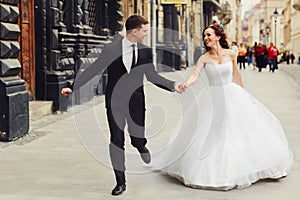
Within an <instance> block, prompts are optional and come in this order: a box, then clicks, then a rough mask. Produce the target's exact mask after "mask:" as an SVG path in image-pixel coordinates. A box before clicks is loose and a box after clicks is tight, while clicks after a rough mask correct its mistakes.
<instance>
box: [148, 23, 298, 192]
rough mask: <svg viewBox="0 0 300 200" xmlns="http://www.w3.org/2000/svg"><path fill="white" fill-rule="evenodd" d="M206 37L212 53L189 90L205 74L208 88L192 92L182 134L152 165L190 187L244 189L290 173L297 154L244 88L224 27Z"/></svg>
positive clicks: (204, 59)
mask: <svg viewBox="0 0 300 200" xmlns="http://www.w3.org/2000/svg"><path fill="white" fill-rule="evenodd" d="M203 41H204V45H205V49H206V53H205V54H204V55H202V56H201V57H200V58H199V60H198V62H197V65H196V66H195V69H194V72H193V73H192V74H191V75H190V76H189V77H188V79H187V81H186V82H185V83H184V88H188V87H192V86H193V85H194V84H195V83H196V81H197V80H198V79H199V77H200V75H201V74H202V72H204V73H205V74H206V77H207V79H208V86H207V87H205V88H203V90H198V89H197V90H195V91H193V92H192V93H193V94H192V95H194V96H193V97H195V98H194V99H193V100H192V101H191V103H189V104H186V105H187V106H186V107H184V108H183V114H182V120H181V121H180V127H178V130H177V129H176V130H175V131H176V133H177V134H176V136H174V137H172V138H171V139H170V142H169V143H168V145H167V146H166V147H165V148H163V149H162V151H161V153H160V154H157V155H155V156H153V162H152V164H151V165H152V169H153V170H156V171H157V170H158V171H160V172H162V173H163V174H168V175H170V176H173V177H176V178H177V179H178V180H179V181H181V182H183V184H184V185H186V186H188V187H192V188H198V189H210V190H212V189H213V190H230V189H233V188H238V189H243V188H246V187H249V186H250V185H251V184H253V183H255V182H256V181H258V180H260V179H267V178H270V179H280V178H283V177H285V176H286V175H287V173H288V170H289V169H290V167H291V165H292V164H293V158H294V157H293V153H292V152H291V150H290V148H289V145H288V141H287V138H286V136H285V133H284V130H283V128H282V126H281V125H280V122H279V121H278V119H277V118H276V117H275V116H274V115H273V114H272V113H271V112H270V111H269V110H268V109H267V108H266V107H265V106H264V105H263V104H262V103H260V102H259V101H258V100H257V99H256V98H255V97H254V96H252V95H251V94H250V93H248V92H247V91H246V90H245V89H244V86H243V81H242V78H241V75H240V72H239V70H238V67H237V61H236V54H235V53H234V52H233V51H232V50H230V49H229V46H228V43H227V40H226V35H225V33H224V30H223V28H222V26H221V25H210V26H208V27H206V28H205V29H204V31H203ZM194 92H196V93H195V94H194ZM188 94H191V93H188ZM184 95H185V94H184ZM191 119H193V123H191ZM249 122H251V123H249Z"/></svg>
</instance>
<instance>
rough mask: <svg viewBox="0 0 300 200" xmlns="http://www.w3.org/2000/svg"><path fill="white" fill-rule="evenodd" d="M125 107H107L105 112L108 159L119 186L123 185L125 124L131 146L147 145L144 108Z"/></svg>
mask: <svg viewBox="0 0 300 200" xmlns="http://www.w3.org/2000/svg"><path fill="white" fill-rule="evenodd" d="M125 107H126V106H125ZM125 107H113V108H111V107H109V108H107V110H106V114H107V119H108V124H109V129H110V144H109V153H110V159H111V162H112V166H113V169H114V172H115V176H116V181H117V184H119V185H120V184H124V183H125V173H124V172H125V169H126V167H125V148H124V145H125V136H124V129H125V125H126V122H127V126H128V132H129V135H130V139H131V144H132V146H134V147H136V148H138V147H140V146H145V145H146V143H147V140H146V138H145V108H143V109H136V108H135V109H133V108H131V109H128V108H127V109H126V108H125Z"/></svg>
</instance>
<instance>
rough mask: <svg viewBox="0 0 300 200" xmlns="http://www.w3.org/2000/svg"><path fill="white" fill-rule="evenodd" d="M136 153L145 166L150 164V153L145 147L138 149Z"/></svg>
mask: <svg viewBox="0 0 300 200" xmlns="http://www.w3.org/2000/svg"><path fill="white" fill-rule="evenodd" d="M138 151H139V153H140V156H141V158H142V160H143V161H144V162H145V163H146V164H149V163H150V162H151V155H150V151H149V150H148V149H147V147H145V146H142V147H139V148H138Z"/></svg>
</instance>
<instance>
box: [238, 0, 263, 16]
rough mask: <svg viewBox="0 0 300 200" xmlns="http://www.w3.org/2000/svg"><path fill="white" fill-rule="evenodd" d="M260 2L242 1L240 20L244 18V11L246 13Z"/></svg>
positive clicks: (253, 0)
mask: <svg viewBox="0 0 300 200" xmlns="http://www.w3.org/2000/svg"><path fill="white" fill-rule="evenodd" d="M259 2H260V0H242V1H241V3H242V19H243V18H244V13H245V11H248V10H249V9H250V8H252V7H253V6H254V5H255V4H258V3H259Z"/></svg>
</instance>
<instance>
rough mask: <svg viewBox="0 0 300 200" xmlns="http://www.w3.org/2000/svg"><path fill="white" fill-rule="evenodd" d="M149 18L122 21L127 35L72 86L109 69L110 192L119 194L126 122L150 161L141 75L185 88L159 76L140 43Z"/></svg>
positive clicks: (144, 157)
mask: <svg viewBox="0 0 300 200" xmlns="http://www.w3.org/2000/svg"><path fill="white" fill-rule="evenodd" d="M148 23H149V22H148V21H147V20H146V19H145V18H144V17H143V16H141V15H138V14H134V15H132V16H130V17H129V18H128V19H127V20H126V23H125V27H126V36H125V37H118V39H116V40H114V41H113V42H112V43H110V44H108V45H106V46H105V47H104V49H103V51H102V52H101V54H100V56H99V58H98V59H97V60H96V61H95V63H93V64H92V65H91V66H90V67H89V68H87V69H86V70H85V71H84V72H83V73H82V74H80V75H79V76H78V77H77V78H76V81H75V83H74V85H73V86H72V89H73V90H76V89H78V88H79V87H81V86H82V85H83V84H85V83H86V82H87V81H89V80H90V79H91V78H92V77H93V76H95V75H96V74H98V73H99V72H100V73H101V72H103V71H104V70H105V69H106V68H107V70H108V83H107V87H106V93H105V103H106V110H107V112H106V114H107V119H108V124H109V129H110V144H109V153H110V158H111V163H112V166H113V168H114V173H115V177H116V182H117V185H116V186H115V188H114V189H113V190H112V193H111V194H112V195H120V194H122V192H123V191H125V190H126V184H125V148H124V128H125V124H126V123H127V125H128V132H129V134H130V139H131V144H132V145H133V146H134V147H135V148H136V149H137V150H138V152H139V153H140V156H141V158H142V160H143V161H144V162H145V163H147V164H148V163H150V161H151V156H150V152H149V150H148V149H147V147H146V143H147V139H146V138H145V110H146V109H145V96H144V88H143V78H144V75H145V76H146V78H147V80H148V81H150V82H152V83H153V84H155V85H156V86H158V87H160V88H163V89H165V90H167V91H172V92H173V91H176V92H178V93H180V94H181V93H182V92H183V91H184V90H185V88H183V86H182V85H179V84H176V83H175V82H173V81H170V80H168V79H166V78H164V77H162V76H160V75H159V74H158V73H157V72H156V71H155V69H154V66H153V64H152V53H151V50H150V48H149V47H148V46H146V45H144V44H142V42H143V41H144V38H145V36H146V35H147V27H148ZM72 89H71V88H63V89H62V91H61V93H62V95H64V96H67V95H68V94H70V93H72Z"/></svg>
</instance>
